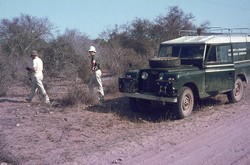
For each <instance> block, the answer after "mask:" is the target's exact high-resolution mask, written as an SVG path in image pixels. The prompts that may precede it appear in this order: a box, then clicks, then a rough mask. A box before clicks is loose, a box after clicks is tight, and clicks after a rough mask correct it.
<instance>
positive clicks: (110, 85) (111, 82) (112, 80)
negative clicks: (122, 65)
mask: <svg viewBox="0 0 250 165" xmlns="http://www.w3.org/2000/svg"><path fill="white" fill-rule="evenodd" d="M118 87H119V85H118V77H116V76H115V77H108V80H107V85H106V84H104V89H105V93H106V94H114V93H117V92H119V88H118Z"/></svg>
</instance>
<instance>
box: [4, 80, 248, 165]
mask: <svg viewBox="0 0 250 165" xmlns="http://www.w3.org/2000/svg"><path fill="white" fill-rule="evenodd" d="M61 87H62V85H60V84H59V85H58V86H56V87H54V88H55V89H52V90H51V93H50V96H51V97H52V99H54V100H56V98H57V96H58V94H56V92H58V91H61V89H60V88H61ZM53 92H54V93H53ZM28 93H29V91H28V90H27V89H24V88H22V87H20V86H15V87H13V88H12V89H11V92H10V93H9V94H8V96H7V97H6V98H1V99H0V163H1V162H6V163H8V164H25V165H26V164H65V165H66V164H70V165H72V164H91V165H92V164H128V165H130V164H143V165H144V164H150V165H151V164H220V165H221V164H226V165H228V164H237V165H238V164H250V147H249V146H250V120H249V118H250V110H249V108H250V87H249V86H248V87H247V88H246V90H245V94H244V97H243V100H242V101H241V102H240V103H237V104H228V102H227V99H226V97H225V96H222V95H221V96H218V97H216V98H212V99H206V100H205V101H203V102H202V103H201V104H200V106H199V108H197V110H196V111H194V113H193V114H192V116H191V117H188V118H186V119H183V120H171V119H169V117H168V116H165V115H163V113H160V112H159V113H158V112H157V113H156V112H146V113H143V114H134V113H132V112H131V111H130V110H129V108H128V105H127V100H126V99H125V98H121V97H120V96H119V95H117V96H109V97H108V98H107V101H106V103H105V104H104V105H93V106H90V107H87V106H86V105H78V106H75V107H67V108H62V107H55V106H45V105H42V104H39V100H37V99H36V100H34V102H33V103H31V104H30V103H25V102H24V101H23V100H24V99H25V96H26V95H27V94H28Z"/></svg>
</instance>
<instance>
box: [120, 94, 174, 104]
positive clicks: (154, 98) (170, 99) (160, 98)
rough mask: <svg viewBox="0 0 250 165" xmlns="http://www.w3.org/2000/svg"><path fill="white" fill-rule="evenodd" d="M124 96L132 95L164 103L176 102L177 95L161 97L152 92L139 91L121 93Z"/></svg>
mask: <svg viewBox="0 0 250 165" xmlns="http://www.w3.org/2000/svg"><path fill="white" fill-rule="evenodd" d="M122 95H123V96H125V97H132V98H137V99H144V100H152V101H162V102H166V103H176V102H177V97H161V96H155V95H152V94H141V93H122Z"/></svg>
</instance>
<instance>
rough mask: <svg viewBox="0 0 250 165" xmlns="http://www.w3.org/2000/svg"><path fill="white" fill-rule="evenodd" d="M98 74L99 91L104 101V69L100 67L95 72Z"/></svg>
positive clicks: (101, 99)
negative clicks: (102, 77)
mask: <svg viewBox="0 0 250 165" xmlns="http://www.w3.org/2000/svg"><path fill="white" fill-rule="evenodd" d="M95 74H96V80H97V83H98V92H99V93H100V101H104V90H103V86H102V79H101V76H102V71H101V70H100V69H99V70H97V71H96V72H95Z"/></svg>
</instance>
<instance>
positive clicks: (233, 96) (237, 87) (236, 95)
mask: <svg viewBox="0 0 250 165" xmlns="http://www.w3.org/2000/svg"><path fill="white" fill-rule="evenodd" d="M243 91H244V89H243V83H242V80H241V79H240V78H239V77H238V78H237V79H236V81H235V83H234V89H233V90H231V91H230V92H228V93H227V98H228V101H229V102H230V103H236V102H239V101H240V100H241V98H242V96H243Z"/></svg>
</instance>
